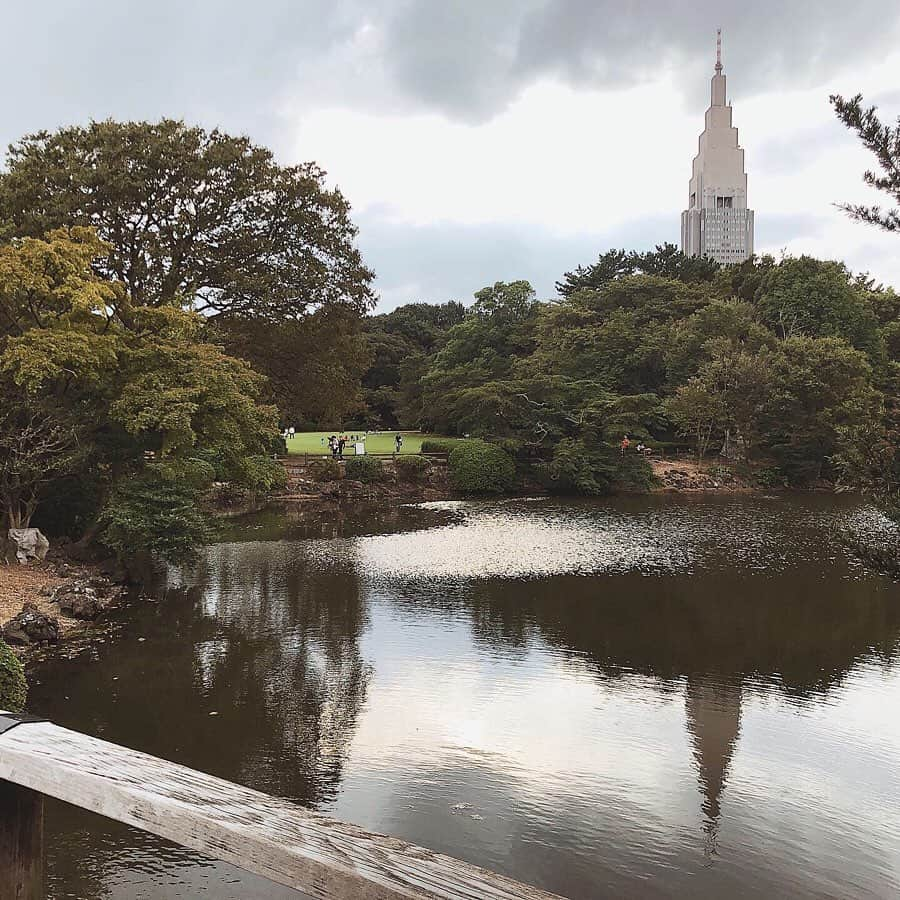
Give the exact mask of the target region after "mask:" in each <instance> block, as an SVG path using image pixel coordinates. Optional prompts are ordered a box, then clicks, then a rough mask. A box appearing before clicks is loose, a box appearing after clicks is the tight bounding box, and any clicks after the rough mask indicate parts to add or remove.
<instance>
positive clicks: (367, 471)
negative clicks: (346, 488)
mask: <svg viewBox="0 0 900 900" xmlns="http://www.w3.org/2000/svg"><path fill="white" fill-rule="evenodd" d="M346 472H347V477H348V478H352V479H353V480H354V481H365V482H367V483H372V482H374V481H381V479H382V478H383V477H384V467H383V466H382V465H381V460H380V459H378V458H377V457H374V456H351V457H350V458H349V459H348V460H347V468H346Z"/></svg>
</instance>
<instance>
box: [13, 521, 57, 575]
mask: <svg viewBox="0 0 900 900" xmlns="http://www.w3.org/2000/svg"><path fill="white" fill-rule="evenodd" d="M7 536H8V538H9V540H10V542H11V543H12V544H13V547H14V548H15V551H16V559H17V560H18V561H19V562H20V563H21V564H22V565H23V566H24V565H25V564H26V563H27V562H28V561H29V560H32V559H38V560H43V559H44V557H45V556H46V555H47V551H48V550H49V549H50V541H48V540H47V538H45V537H44V535H43V534H42V533H41V530H40V529H39V528H10V529H9V531H8V532H7Z"/></svg>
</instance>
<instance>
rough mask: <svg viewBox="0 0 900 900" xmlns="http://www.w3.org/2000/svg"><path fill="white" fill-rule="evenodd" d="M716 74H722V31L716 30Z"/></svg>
mask: <svg viewBox="0 0 900 900" xmlns="http://www.w3.org/2000/svg"><path fill="white" fill-rule="evenodd" d="M716 72H718V73H719V74H721V73H722V29H721V28H717V29H716Z"/></svg>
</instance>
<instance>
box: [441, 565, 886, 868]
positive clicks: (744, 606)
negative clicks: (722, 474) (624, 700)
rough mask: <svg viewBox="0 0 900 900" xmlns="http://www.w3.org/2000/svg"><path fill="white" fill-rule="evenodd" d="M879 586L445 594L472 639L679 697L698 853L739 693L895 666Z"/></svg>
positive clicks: (560, 581) (791, 577) (717, 584)
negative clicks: (651, 684) (865, 666)
mask: <svg viewBox="0 0 900 900" xmlns="http://www.w3.org/2000/svg"><path fill="white" fill-rule="evenodd" d="M894 591H895V587H894V586H893V585H891V584H890V582H889V581H888V580H887V579H876V578H869V579H860V580H856V581H854V580H850V579H841V578H828V579H822V578H820V577H815V578H814V577H808V576H806V575H804V574H803V573H800V572H792V573H789V574H784V575H781V576H779V577H778V578H768V577H765V576H758V577H746V576H745V577H743V578H741V577H739V576H738V575H737V574H735V575H731V576H729V575H725V574H722V573H713V574H703V575H694V576H666V577H664V578H647V577H644V576H639V575H616V576H605V577H604V578H602V579H586V578H579V577H568V576H563V577H557V578H550V579H543V580H537V581H521V582H509V581H503V582H501V581H491V582H479V583H473V584H470V585H467V586H465V588H464V589H461V590H457V591H454V592H453V593H454V594H455V595H456V598H457V599H456V600H455V601H454V600H450V601H449V602H455V603H463V604H465V606H466V608H467V609H468V611H469V613H470V615H471V619H472V624H473V631H474V633H475V635H476V638H477V639H478V640H482V641H485V642H486V643H489V644H491V645H492V646H509V645H513V646H522V647H524V646H525V645H526V644H527V643H528V642H529V640H530V639H531V638H532V637H539V638H541V639H543V640H545V641H548V642H549V643H550V644H551V645H553V646H556V647H561V648H565V649H566V650H569V651H572V653H573V654H574V655H575V656H576V658H577V659H578V660H579V661H584V660H588V661H589V663H590V664H591V665H592V666H593V667H594V669H595V671H596V672H597V673H598V675H600V676H601V677H603V678H604V679H608V680H609V682H610V684H615V682H616V680H617V679H618V678H620V677H622V676H626V675H630V674H632V673H639V674H641V675H645V676H649V677H652V678H655V679H657V680H658V683H659V685H660V687H661V688H662V689H663V690H664V691H666V692H671V693H672V694H673V695H674V694H676V693H678V692H680V691H681V690H682V689H683V693H684V702H685V719H686V727H687V730H688V733H689V736H690V739H691V744H692V748H693V754H694V758H695V762H696V766H697V771H698V780H699V783H700V788H701V791H702V793H703V795H704V802H703V807H702V808H703V813H704V815H705V817H706V820H707V825H706V829H705V830H706V841H707V851H708V853H710V854H714V853H715V845H716V836H717V828H718V818H719V815H720V801H721V797H722V794H723V791H724V789H725V786H726V782H727V778H728V769H729V765H730V762H731V759H732V756H733V753H734V750H735V747H736V744H737V740H738V736H739V731H740V712H741V699H742V695H743V693H744V692H746V691H751V692H752V691H755V690H764V691H769V690H773V689H774V690H778V691H781V692H783V693H785V694H788V695H791V696H794V697H801V698H802V697H810V696H814V695H822V694H825V693H827V692H829V691H831V690H832V689H834V688H835V687H837V686H838V685H839V684H840V683H841V682H842V680H843V679H844V678H845V677H846V675H847V674H848V673H849V672H850V671H851V670H852V669H853V668H854V667H855V666H856V665H857V664H858V663H859V662H860V661H862V660H866V659H869V660H877V661H880V662H882V663H883V664H885V665H895V664H896V663H897V662H898V660H900V604H898V603H897V602H896V596H895V595H894Z"/></svg>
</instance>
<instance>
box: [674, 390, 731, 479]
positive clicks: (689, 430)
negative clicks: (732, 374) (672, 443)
mask: <svg viewBox="0 0 900 900" xmlns="http://www.w3.org/2000/svg"><path fill="white" fill-rule="evenodd" d="M665 410H666V413H667V414H668V416H669V418H670V419H671V420H672V422H673V423H674V425H675V428H676V429H677V431H678V433H679V434H681V435H684V436H689V437H691V438H692V439H693V441H694V448H695V450H696V451H697V460H698V462H703V457H704V456H706V451H707V450H708V449H709V445H710V442H711V441H712V439H713V436H715V435H718V434H719V433H720V432H721V429H722V426H723V424H724V422H725V420H726V411H725V404H724V401H723V399H722V397H721V396H720V395H719V394H718V393H717V392H716V391H715V390H713V389H712V387H711V386H710V385H709V384H707V383H706V382H705V381H704V379H702V378H698V377H696V376H695V377H694V378H692V379H691V380H690V381H688V383H687V384H682V385H679V386H678V388H677V390H676V391H675V395H674V396H673V397H670V398H669V399H668V400H666V403H665Z"/></svg>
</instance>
